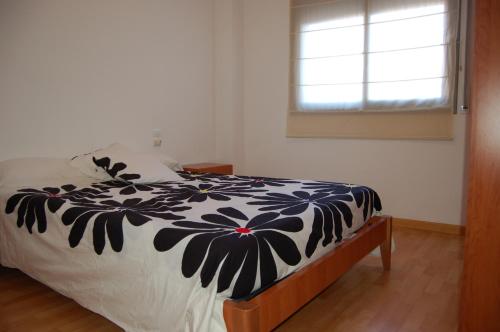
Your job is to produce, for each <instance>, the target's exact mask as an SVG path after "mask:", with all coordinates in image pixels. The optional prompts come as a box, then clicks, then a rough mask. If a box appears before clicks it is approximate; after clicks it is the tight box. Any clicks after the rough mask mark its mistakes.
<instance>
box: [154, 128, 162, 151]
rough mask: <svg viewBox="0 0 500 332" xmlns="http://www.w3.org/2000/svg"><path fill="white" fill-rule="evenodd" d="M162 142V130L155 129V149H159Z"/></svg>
mask: <svg viewBox="0 0 500 332" xmlns="http://www.w3.org/2000/svg"><path fill="white" fill-rule="evenodd" d="M161 143H162V140H161V130H160V129H153V146H154V147H155V148H158V147H160V146H161Z"/></svg>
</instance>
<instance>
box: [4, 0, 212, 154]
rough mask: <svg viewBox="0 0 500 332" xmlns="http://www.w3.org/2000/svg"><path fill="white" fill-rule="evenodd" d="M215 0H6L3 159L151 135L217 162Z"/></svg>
mask: <svg viewBox="0 0 500 332" xmlns="http://www.w3.org/2000/svg"><path fill="white" fill-rule="evenodd" d="M212 56H213V16H212V2H211V1H207V0H183V1H178V0H163V1H160V0H150V1H138V0H84V1H82V0H0V160H2V159H7V158H11V157H18V156H49V155H50V156H72V155H74V154H75V153H76V152H82V151H88V150H89V149H90V148H95V147H100V146H102V145H107V144H109V143H112V142H115V141H120V142H124V143H126V144H128V145H131V146H134V147H139V148H145V147H150V146H151V144H152V129H153V128H159V129H161V131H162V134H163V139H164V142H165V145H164V149H165V150H166V151H168V152H169V153H171V154H172V155H174V156H175V157H177V158H178V159H180V160H181V161H192V160H207V159H213V157H214V153H215V141H214V139H213V137H214V122H213V121H214V116H213V93H212V92H213V91H212V86H213V66H212V64H213V58H212Z"/></svg>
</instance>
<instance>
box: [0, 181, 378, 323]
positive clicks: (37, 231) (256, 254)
mask: <svg viewBox="0 0 500 332" xmlns="http://www.w3.org/2000/svg"><path fill="white" fill-rule="evenodd" d="M179 175H180V176H181V177H182V179H183V180H182V181H172V182H163V183H154V184H129V183H125V182H118V181H108V182H97V183H95V182H93V181H92V180H91V179H90V178H88V179H85V178H75V180H74V181H70V183H68V181H67V182H66V183H55V182H49V183H44V184H37V185H36V186H28V187H26V186H23V187H15V186H4V187H1V188H0V204H1V206H0V207H1V210H0V263H1V264H2V265H4V266H7V267H13V268H18V269H20V270H22V271H24V272H25V273H26V274H28V275H30V276H32V277H33V278H35V279H37V280H39V281H40V282H42V283H44V284H46V285H48V286H49V287H51V288H53V289H54V290H56V291H57V292H59V293H61V294H64V295H66V296H68V297H70V298H73V299H74V300H75V301H77V302H78V303H80V304H81V305H82V306H84V307H86V308H88V309H90V310H92V311H94V312H97V313H99V314H101V315H103V316H104V317H106V318H108V319H110V320H111V321H113V322H115V323H116V324H117V325H119V326H120V327H122V328H123V329H125V330H126V331H166V330H168V331H224V330H225V324H224V319H223V314H222V306H223V302H224V301H225V300H226V299H235V300H238V299H247V298H250V297H252V296H253V295H254V294H256V293H258V292H259V291H260V290H262V289H264V288H266V287H269V286H270V285H272V284H274V283H276V282H278V281H279V280H280V279H283V278H285V277H286V276H288V275H290V274H292V273H294V272H295V271H297V270H299V269H301V268H302V267H304V266H306V265H308V264H310V263H311V262H313V261H314V260H316V259H318V258H319V257H321V256H323V255H324V254H326V253H327V252H329V251H331V250H333V249H334V248H335V246H336V245H337V244H338V243H340V242H341V241H342V240H343V239H345V238H348V237H350V236H351V235H352V234H353V233H354V232H355V231H356V230H358V229H359V228H360V227H362V226H363V224H364V223H365V222H366V221H367V220H368V219H369V218H370V217H371V216H372V215H373V214H374V213H376V211H380V210H381V203H380V199H379V197H378V195H377V193H376V192H375V191H374V190H373V189H371V188H369V187H366V186H360V185H352V184H344V183H335V182H325V181H308V180H292V179H277V178H263V177H248V176H226V175H216V174H201V175H197V174H191V173H186V172H179Z"/></svg>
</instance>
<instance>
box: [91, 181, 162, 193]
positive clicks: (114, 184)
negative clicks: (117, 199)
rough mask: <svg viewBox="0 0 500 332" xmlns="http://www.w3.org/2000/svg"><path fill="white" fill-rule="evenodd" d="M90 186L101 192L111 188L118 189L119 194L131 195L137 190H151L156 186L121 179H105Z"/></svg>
mask: <svg viewBox="0 0 500 332" xmlns="http://www.w3.org/2000/svg"><path fill="white" fill-rule="evenodd" d="M92 187H94V188H97V189H99V190H101V191H103V192H109V191H110V190H111V189H120V191H119V194H120V195H126V196H128V195H133V194H135V193H138V192H147V191H153V190H154V189H155V188H156V187H155V186H154V185H150V184H139V183H130V182H123V181H115V180H113V181H105V182H99V183H94V184H92Z"/></svg>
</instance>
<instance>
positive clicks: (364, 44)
mask: <svg viewBox="0 0 500 332" xmlns="http://www.w3.org/2000/svg"><path fill="white" fill-rule="evenodd" d="M457 22H458V1H457V0H337V1H325V0H292V1H291V42H292V44H291V45H292V48H291V56H292V59H291V76H290V77H291V88H290V89H291V91H290V92H291V93H290V95H291V99H290V102H291V110H292V111H342V110H418V109H433V108H439V109H443V108H451V107H452V105H451V104H452V103H453V96H454V86H455V84H454V80H455V61H456V59H455V56H456V34H457Z"/></svg>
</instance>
